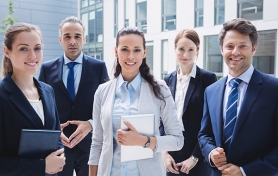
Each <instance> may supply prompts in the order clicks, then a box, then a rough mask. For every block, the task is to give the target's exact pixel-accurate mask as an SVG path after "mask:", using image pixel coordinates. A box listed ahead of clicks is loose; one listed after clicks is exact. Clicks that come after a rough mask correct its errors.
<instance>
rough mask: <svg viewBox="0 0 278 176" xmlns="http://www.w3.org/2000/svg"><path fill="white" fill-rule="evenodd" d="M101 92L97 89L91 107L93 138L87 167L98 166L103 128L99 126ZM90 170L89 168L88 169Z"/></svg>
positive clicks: (99, 88)
mask: <svg viewBox="0 0 278 176" xmlns="http://www.w3.org/2000/svg"><path fill="white" fill-rule="evenodd" d="M102 98H103V97H102V92H101V86H99V87H98V89H97V91H96V93H95V97H94V106H93V109H94V111H93V120H94V124H93V125H94V126H93V137H92V144H91V150H90V156H89V161H88V165H90V166H91V165H93V166H96V167H97V166H98V163H99V158H100V154H101V150H102V145H103V128H102V124H101V101H102ZM90 168H91V167H90Z"/></svg>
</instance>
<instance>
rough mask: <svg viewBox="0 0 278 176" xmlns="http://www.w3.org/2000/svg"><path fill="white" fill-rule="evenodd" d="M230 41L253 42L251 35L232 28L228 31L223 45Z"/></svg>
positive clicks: (235, 42) (234, 42)
mask: <svg viewBox="0 0 278 176" xmlns="http://www.w3.org/2000/svg"><path fill="white" fill-rule="evenodd" d="M228 43H233V44H237V43H252V42H251V39H250V37H249V35H245V34H241V33H240V32H238V31H236V30H230V31H227V33H226V35H225V37H224V39H223V45H224V44H228Z"/></svg>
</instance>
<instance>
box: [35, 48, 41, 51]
mask: <svg viewBox="0 0 278 176" xmlns="http://www.w3.org/2000/svg"><path fill="white" fill-rule="evenodd" d="M34 50H35V51H41V50H42V49H41V47H36V48H35V49H34Z"/></svg>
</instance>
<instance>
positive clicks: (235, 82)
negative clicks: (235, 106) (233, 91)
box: [229, 78, 242, 88]
mask: <svg viewBox="0 0 278 176" xmlns="http://www.w3.org/2000/svg"><path fill="white" fill-rule="evenodd" d="M241 81H242V80H241V79H239V78H233V79H231V81H230V82H229V83H230V85H231V86H232V87H233V88H237V87H238V85H239V84H240V83H241Z"/></svg>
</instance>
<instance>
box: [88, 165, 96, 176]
mask: <svg viewBox="0 0 278 176" xmlns="http://www.w3.org/2000/svg"><path fill="white" fill-rule="evenodd" d="M97 169H98V166H97V165H90V166H89V176H97Z"/></svg>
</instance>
